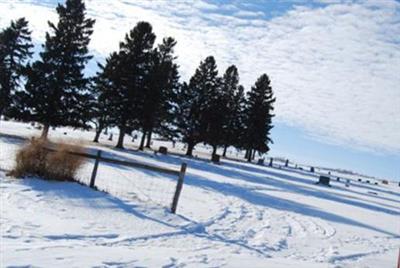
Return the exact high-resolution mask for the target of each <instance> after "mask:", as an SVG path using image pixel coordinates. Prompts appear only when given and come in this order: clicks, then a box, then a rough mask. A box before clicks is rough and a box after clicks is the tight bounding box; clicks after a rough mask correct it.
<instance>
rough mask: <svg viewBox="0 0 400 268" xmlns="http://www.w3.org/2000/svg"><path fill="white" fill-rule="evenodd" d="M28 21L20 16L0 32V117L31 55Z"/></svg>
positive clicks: (12, 97) (18, 84)
mask: <svg viewBox="0 0 400 268" xmlns="http://www.w3.org/2000/svg"><path fill="white" fill-rule="evenodd" d="M32 47H33V45H32V41H31V32H30V31H29V29H28V21H26V20H25V18H20V19H18V20H17V21H11V25H10V26H9V27H7V28H5V29H4V30H2V31H1V32H0V118H1V116H2V115H3V113H6V112H7V110H8V108H9V107H10V105H11V104H12V101H13V100H14V94H15V91H16V90H17V88H18V87H19V86H20V82H21V77H22V76H23V74H24V72H25V68H26V61H27V60H28V59H29V58H30V57H31V56H32V51H31V49H32Z"/></svg>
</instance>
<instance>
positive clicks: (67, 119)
mask: <svg viewBox="0 0 400 268" xmlns="http://www.w3.org/2000/svg"><path fill="white" fill-rule="evenodd" d="M56 10H57V13H58V15H59V21H58V23H57V25H55V24H54V23H52V22H49V23H48V24H49V27H50V29H51V33H46V42H45V44H44V46H43V48H44V51H43V52H41V53H40V60H38V61H36V62H35V63H34V64H33V65H32V66H30V67H29V69H28V81H27V83H26V86H25V90H26V93H25V94H24V95H23V96H22V100H23V106H24V107H20V111H21V112H20V117H21V118H22V119H25V120H32V121H36V122H40V123H42V124H43V125H44V128H43V132H42V137H43V138H46V137H47V134H48V130H49V127H50V126H51V127H58V126H72V127H87V121H88V119H89V115H90V114H89V113H88V109H86V107H85V105H86V104H87V103H88V100H89V93H88V90H87V87H88V85H89V79H88V78H85V77H84V74H83V70H84V68H85V64H86V63H87V62H88V61H89V60H90V59H91V58H92V57H91V56H90V55H88V44H89V42H90V36H91V34H92V32H93V30H92V28H93V25H94V20H92V19H88V18H86V11H85V10H86V8H85V4H84V3H83V2H82V0H67V1H66V2H65V5H61V4H59V5H58V6H57V9H56Z"/></svg>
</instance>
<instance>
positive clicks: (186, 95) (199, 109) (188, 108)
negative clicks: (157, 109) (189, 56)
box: [177, 56, 220, 156]
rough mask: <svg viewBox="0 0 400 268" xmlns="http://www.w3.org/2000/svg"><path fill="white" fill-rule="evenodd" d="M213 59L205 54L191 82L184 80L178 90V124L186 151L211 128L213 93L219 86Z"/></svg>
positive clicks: (189, 152) (192, 147) (190, 149)
mask: <svg viewBox="0 0 400 268" xmlns="http://www.w3.org/2000/svg"><path fill="white" fill-rule="evenodd" d="M219 84H220V83H219V79H218V71H217V66H216V63H215V59H214V57H212V56H209V57H207V58H206V59H205V60H204V61H202V62H200V66H199V67H198V68H197V69H196V72H195V74H194V75H193V76H192V78H191V79H190V83H189V84H186V83H184V84H183V85H182V86H181V88H180V92H179V94H178V96H179V97H178V107H179V108H178V115H177V119H178V122H177V127H178V131H179V133H180V134H181V136H182V140H183V142H185V143H187V145H188V147H187V152H186V155H189V156H191V155H192V153H193V149H194V146H195V145H196V144H197V143H199V142H201V141H205V140H206V137H207V131H208V132H210V128H211V125H210V120H211V119H212V117H211V116H210V112H211V109H210V107H214V106H212V97H213V96H214V94H216V92H217V90H218V87H219Z"/></svg>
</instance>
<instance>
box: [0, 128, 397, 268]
mask: <svg viewBox="0 0 400 268" xmlns="http://www.w3.org/2000/svg"><path fill="white" fill-rule="evenodd" d="M0 126H1V129H0V168H1V169H2V171H0V183H1V184H0V187H1V208H0V209H1V211H0V215H1V218H0V223H1V243H0V253H1V254H0V266H2V267H7V266H33V267H294V266H296V267H395V266H396V264H397V257H398V253H399V248H398V245H399V243H400V236H399V227H400V221H399V219H400V218H399V216H400V187H398V186H397V185H395V184H393V183H390V184H389V185H383V184H381V183H380V182H378V181H376V182H378V185H375V184H374V182H375V181H374V180H372V179H370V180H371V183H370V184H368V183H365V182H364V180H365V178H362V180H363V181H362V182H359V181H358V179H359V178H361V177H359V176H356V175H348V174H347V175H344V174H340V173H339V172H335V174H334V177H333V178H336V177H337V176H339V177H340V181H336V179H335V180H333V182H332V187H330V188H329V187H324V186H320V185H316V184H315V182H316V181H317V179H318V178H317V176H318V174H313V173H310V172H308V171H306V170H299V169H293V168H285V167H281V168H276V167H275V168H269V167H265V166H258V165H255V164H249V163H244V162H238V161H231V160H222V163H221V164H220V165H215V164H211V163H209V162H208V161H205V160H203V159H201V158H194V159H188V158H182V157H180V156H176V155H167V156H160V155H154V154H153V153H151V152H137V151H135V150H126V151H118V150H115V149H114V148H112V146H111V145H112V143H109V142H107V141H106V138H107V137H106V136H103V137H102V141H101V142H102V144H104V145H103V146H102V147H101V149H102V150H103V151H104V152H105V153H106V154H108V155H109V156H112V157H115V158H121V159H127V160H131V161H140V162H142V163H148V164H157V165H159V166H164V167H169V168H173V169H179V166H180V163H182V162H186V163H187V164H188V171H187V175H186V177H185V183H184V186H183V191H182V196H181V199H180V203H179V207H178V213H177V214H176V215H173V214H171V213H170V212H169V204H170V197H171V193H172V192H173V187H174V185H175V178H173V177H168V176H165V175H162V174H157V173H153V172H147V171H144V170H137V169H127V168H122V167H118V166H115V165H114V166H113V165H100V168H99V178H98V179H97V182H96V183H98V186H99V187H100V188H103V189H105V190H107V191H109V192H111V193H112V194H106V193H103V192H100V191H94V190H92V189H90V188H88V187H86V186H83V185H79V184H77V183H67V182H65V183H60V182H49V181H43V180H39V179H37V178H29V179H25V180H18V179H14V178H10V177H6V176H5V170H7V169H10V168H11V167H12V165H13V155H14V153H15V151H16V150H17V149H18V148H19V146H20V145H21V144H22V140H21V139H20V138H18V137H29V136H32V135H37V134H38V133H39V131H38V130H36V129H34V128H33V127H32V126H30V125H27V124H20V123H13V122H4V121H2V122H0ZM64 133H65V134H64ZM5 134H6V135H5ZM92 136H93V133H91V132H82V131H73V130H71V129H68V128H64V129H62V128H60V129H57V130H56V131H51V133H50V137H51V138H63V139H71V140H79V141H80V142H81V143H83V144H86V145H87V146H88V147H92V148H99V147H96V145H94V144H92V143H91V142H90V140H91V139H92ZM160 144H163V145H168V146H169V147H170V148H169V149H170V150H173V148H171V145H170V144H168V143H167V142H162V141H155V143H154V148H158V146H159V145H160ZM132 146H133V144H132ZM181 146H182V145H180V144H178V145H177V148H175V149H176V150H177V151H179V150H180V148H181ZM133 148H134V147H133ZM206 151H207V150H206V148H205V147H199V148H197V151H196V154H198V155H199V156H200V157H202V156H205V155H206ZM232 156H234V154H233V155H232ZM91 165H92V163H90V162H89V163H88V164H87V165H85V167H84V168H82V170H81V171H80V174H79V177H80V178H81V179H82V180H85V179H87V177H88V174H90V171H91ZM332 175H333V174H332ZM347 179H349V180H350V186H349V187H346V186H345V182H346V181H347Z"/></svg>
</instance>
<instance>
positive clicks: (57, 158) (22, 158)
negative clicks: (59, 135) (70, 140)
mask: <svg viewBox="0 0 400 268" xmlns="http://www.w3.org/2000/svg"><path fill="white" fill-rule="evenodd" d="M48 148H53V149H55V150H56V151H51V150H49V149H48ZM69 152H79V153H82V152H84V148H82V147H81V146H78V145H72V144H66V143H50V142H48V141H45V140H43V139H31V140H30V141H29V142H28V144H26V145H25V146H24V147H22V148H21V149H20V150H19V151H18V153H17V155H16V159H15V160H16V161H15V163H16V165H15V168H14V170H13V171H12V172H11V173H10V174H11V175H12V176H15V177H23V176H27V175H37V176H40V177H43V178H45V179H49V180H62V181H65V180H67V181H72V180H74V177H75V175H76V172H77V171H78V169H79V168H80V167H81V165H82V164H83V162H84V159H83V157H80V156H76V155H73V154H70V153H69Z"/></svg>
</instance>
